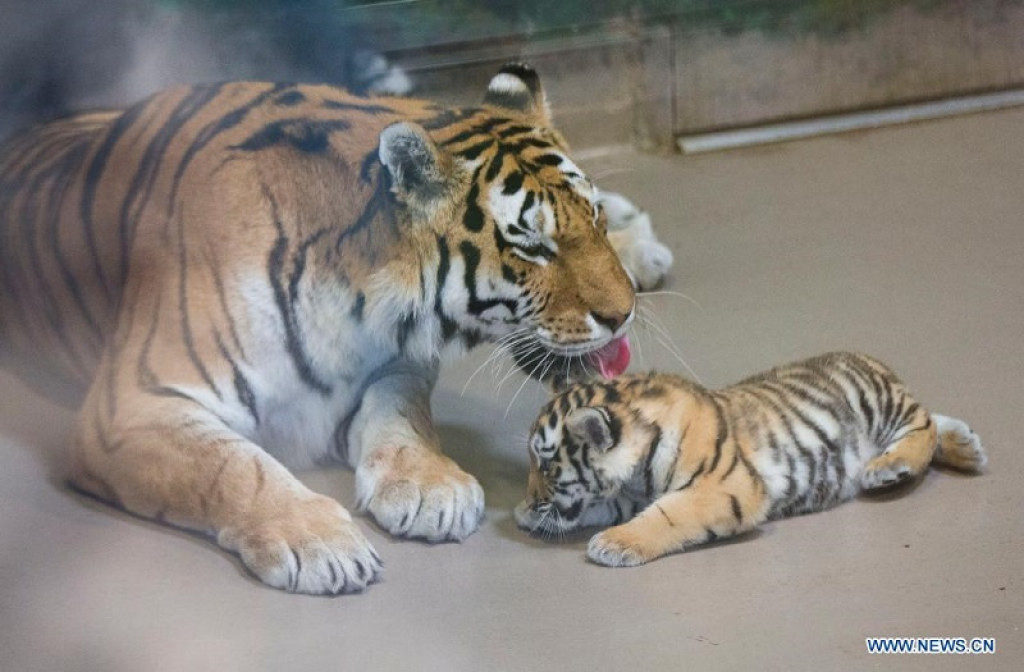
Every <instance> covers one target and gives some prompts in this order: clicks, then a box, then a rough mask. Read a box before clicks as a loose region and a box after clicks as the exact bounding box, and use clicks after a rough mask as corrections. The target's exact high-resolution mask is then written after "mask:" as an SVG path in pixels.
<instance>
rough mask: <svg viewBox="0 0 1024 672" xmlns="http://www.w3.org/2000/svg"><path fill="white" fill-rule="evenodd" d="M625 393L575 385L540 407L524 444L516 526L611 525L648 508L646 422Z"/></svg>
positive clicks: (610, 386)
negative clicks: (526, 467)
mask: <svg viewBox="0 0 1024 672" xmlns="http://www.w3.org/2000/svg"><path fill="white" fill-rule="evenodd" d="M633 378H636V377H635V376H627V377H626V378H623V379H619V381H625V380H631V379H633ZM622 390H623V387H622V386H621V385H618V384H617V382H616V383H612V382H600V383H591V384H577V385H574V386H572V387H570V388H568V389H567V390H566V391H564V392H562V393H561V394H559V395H557V396H556V397H554V398H553V399H552V400H551V401H550V402H549V403H548V404H547V405H546V406H545V407H544V408H543V409H542V410H541V413H540V415H539V417H538V418H537V421H536V422H535V423H534V425H533V428H532V430H531V431H530V438H529V440H528V444H527V445H528V449H529V456H530V475H529V480H528V481H527V495H526V499H525V500H523V501H522V502H521V503H520V504H519V505H518V506H517V507H516V509H515V519H516V522H517V524H518V525H519V526H520V527H521V528H523V529H525V530H527V531H529V532H531V533H534V534H553V533H554V534H560V533H565V532H570V531H573V530H577V529H581V528H584V527H591V526H604V525H611V524H615V523H619V522H622V521H624V520H628V519H629V518H631V517H632V516H633V514H634V513H636V511H637V510H638V509H639V508H640V507H642V506H644V505H646V503H647V501H646V500H647V499H649V497H650V493H647V492H645V490H644V485H643V473H642V472H643V468H644V461H645V457H646V455H647V453H648V452H649V450H650V442H651V432H650V425H649V424H648V423H645V422H643V421H642V420H641V419H640V417H639V416H638V415H637V414H636V413H634V412H631V410H630V407H629V404H628V401H627V400H626V399H625V396H624V394H623V391H622Z"/></svg>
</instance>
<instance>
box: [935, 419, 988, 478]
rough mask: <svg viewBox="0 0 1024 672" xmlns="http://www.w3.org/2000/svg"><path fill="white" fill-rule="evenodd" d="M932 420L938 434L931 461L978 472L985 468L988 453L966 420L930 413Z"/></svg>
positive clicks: (961, 469)
mask: <svg viewBox="0 0 1024 672" xmlns="http://www.w3.org/2000/svg"><path fill="white" fill-rule="evenodd" d="M932 421H933V422H934V423H935V428H936V429H937V430H938V435H939V438H938V446H937V447H936V448H935V454H934V455H932V462H934V463H936V464H941V465H944V466H947V467H952V468H954V469H959V470H960V471H972V472H980V471H982V470H984V469H985V465H986V464H988V454H987V453H986V452H985V448H983V447H982V445H981V439H979V438H978V435H977V434H975V433H974V430H972V429H971V428H970V427H968V426H967V423H966V422H964V421H963V420H957V419H956V418H950V417H948V416H945V415H939V414H938V413H932Z"/></svg>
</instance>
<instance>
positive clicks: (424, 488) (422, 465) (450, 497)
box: [356, 448, 484, 542]
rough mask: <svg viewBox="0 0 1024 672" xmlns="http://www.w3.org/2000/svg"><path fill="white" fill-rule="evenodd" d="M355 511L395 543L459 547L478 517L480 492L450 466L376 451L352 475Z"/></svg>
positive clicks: (430, 457) (405, 452)
mask: <svg viewBox="0 0 1024 672" xmlns="http://www.w3.org/2000/svg"><path fill="white" fill-rule="evenodd" d="M356 494H357V497H358V502H359V504H358V506H359V509H360V510H362V511H368V512H369V513H370V515H371V516H373V518H374V520H376V521H377V523H378V524H379V525H380V526H381V527H382V528H384V529H385V530H387V531H388V532H390V533H391V534H393V535H395V536H399V537H411V538H415V539H426V540H427V541H435V542H436V541H462V540H463V539H465V538H466V537H468V536H469V535H470V534H472V533H473V532H475V531H476V529H477V528H478V527H479V526H480V520H481V519H482V518H483V513H484V491H483V488H481V487H480V484H479V483H478V482H477V480H476V479H475V478H473V477H472V476H470V475H469V474H467V473H466V472H464V471H463V470H462V469H460V468H459V467H458V465H456V464H455V462H453V461H452V460H450V459H449V458H447V457H445V456H444V455H439V454H437V453H434V452H431V451H428V450H425V449H418V448H406V449H397V450H390V449H387V448H385V449H382V450H378V451H376V452H375V453H374V455H373V456H371V457H370V458H369V459H367V460H364V461H363V462H362V463H361V464H360V465H359V467H358V468H357V469H356Z"/></svg>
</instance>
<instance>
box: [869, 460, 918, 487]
mask: <svg viewBox="0 0 1024 672" xmlns="http://www.w3.org/2000/svg"><path fill="white" fill-rule="evenodd" d="M879 457H882V458H887V457H889V456H887V455H881V456H879ZM913 476H914V472H913V470H912V469H911V468H910V467H909V466H908V465H907V464H906V463H905V462H904V461H903V460H900V459H878V458H875V459H874V460H871V461H870V462H868V464H867V466H866V467H865V468H864V473H863V474H861V477H860V484H861V487H863V488H864V489H865V490H879V489H882V488H889V487H892V486H894V485H897V484H899V483H903V482H904V481H909V480H910V479H911V478H913Z"/></svg>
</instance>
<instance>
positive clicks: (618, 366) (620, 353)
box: [590, 336, 630, 380]
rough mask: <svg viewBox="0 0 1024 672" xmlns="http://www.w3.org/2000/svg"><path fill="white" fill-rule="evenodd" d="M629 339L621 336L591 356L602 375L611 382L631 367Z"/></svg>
mask: <svg viewBox="0 0 1024 672" xmlns="http://www.w3.org/2000/svg"><path fill="white" fill-rule="evenodd" d="M629 355H630V350H629V338H627V337H626V336H620V337H618V338H616V339H614V340H612V342H611V343H609V344H608V345H606V346H604V347H603V348H601V349H600V350H596V351H594V352H592V353H591V354H590V359H591V361H593V362H594V363H596V364H597V368H598V369H599V370H600V371H601V375H602V376H604V377H605V378H607V379H609V380H611V379H612V378H615V377H616V376H618V375H619V374H621V373H622V372H623V371H625V370H626V367H628V366H629Z"/></svg>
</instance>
